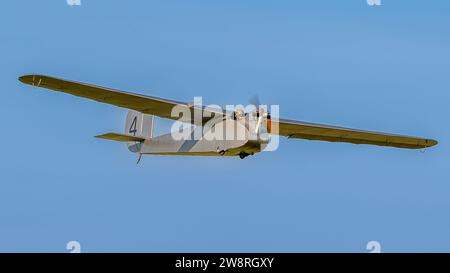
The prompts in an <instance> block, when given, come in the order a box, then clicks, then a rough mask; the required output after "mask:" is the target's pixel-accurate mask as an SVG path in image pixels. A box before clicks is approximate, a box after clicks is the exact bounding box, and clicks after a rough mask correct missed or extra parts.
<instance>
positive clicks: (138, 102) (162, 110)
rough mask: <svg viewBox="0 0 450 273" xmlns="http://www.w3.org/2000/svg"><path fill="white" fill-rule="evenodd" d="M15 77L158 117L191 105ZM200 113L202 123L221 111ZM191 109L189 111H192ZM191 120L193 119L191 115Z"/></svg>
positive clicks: (53, 80)
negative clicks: (174, 109)
mask: <svg viewBox="0 0 450 273" xmlns="http://www.w3.org/2000/svg"><path fill="white" fill-rule="evenodd" d="M19 80H20V81H21V82H23V83H25V84H28V85H32V86H35V87H42V88H47V89H51V90H54V91H59V92H64V93H68V94H71V95H74V96H78V97H83V98H88V99H92V100H95V101H98V102H103V103H108V104H112V105H115V106H119V107H123V108H127V109H133V110H136V111H139V112H141V113H144V114H149V115H154V116H159V117H162V118H168V119H173V120H178V119H179V117H172V115H171V111H172V108H173V107H175V106H179V107H180V109H181V108H183V107H186V108H187V109H190V110H192V109H193V107H194V106H192V105H189V104H187V103H184V102H180V101H174V100H167V99H161V98H157V97H151V96H145V95H140V94H136V93H131V92H125V91H120V90H116V89H111V88H106V87H101V86H96V85H91V84H86V83H79V82H75V81H69V80H64V79H59V78H54V77H49V76H43V75H26V76H22V77H20V78H19ZM202 111H203V115H204V116H206V117H208V118H205V119H204V120H203V121H202V122H205V121H206V120H208V119H210V118H211V117H214V116H215V115H216V114H218V115H223V114H224V113H223V112H220V111H217V112H216V111H214V109H211V108H205V107H204V108H203V109H202ZM192 112H193V111H191V113H192ZM191 120H192V123H193V122H194V119H193V118H191Z"/></svg>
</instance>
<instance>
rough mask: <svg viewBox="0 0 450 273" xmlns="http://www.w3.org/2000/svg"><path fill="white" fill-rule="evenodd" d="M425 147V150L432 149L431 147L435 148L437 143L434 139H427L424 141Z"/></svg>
mask: <svg viewBox="0 0 450 273" xmlns="http://www.w3.org/2000/svg"><path fill="white" fill-rule="evenodd" d="M425 143H426V144H425V145H426V148H429V147H433V146H436V145H438V144H439V142H438V141H437V140H434V139H427V140H426V141H425Z"/></svg>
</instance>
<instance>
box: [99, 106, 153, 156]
mask: <svg viewBox="0 0 450 273" xmlns="http://www.w3.org/2000/svg"><path fill="white" fill-rule="evenodd" d="M95 137H98V138H103V139H109V140H115V141H121V142H127V146H128V149H129V150H130V151H132V152H133V153H137V152H139V151H140V150H141V147H142V143H143V142H144V141H145V140H147V139H150V138H152V137H153V116H152V115H147V114H143V113H141V112H138V111H134V110H128V114H127V119H126V121H125V134H117V133H107V134H103V135H98V136H95Z"/></svg>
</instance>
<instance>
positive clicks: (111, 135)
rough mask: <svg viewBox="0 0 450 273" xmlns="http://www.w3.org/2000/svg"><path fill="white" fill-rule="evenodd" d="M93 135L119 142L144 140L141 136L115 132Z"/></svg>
mask: <svg viewBox="0 0 450 273" xmlns="http://www.w3.org/2000/svg"><path fill="white" fill-rule="evenodd" d="M95 137H97V138H103V139H109V140H114V141H121V142H133V141H136V142H143V141H145V138H142V137H135V136H129V135H123V134H116V133H107V134H103V135H98V136H95Z"/></svg>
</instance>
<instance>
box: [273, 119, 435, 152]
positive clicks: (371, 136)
mask: <svg viewBox="0 0 450 273" xmlns="http://www.w3.org/2000/svg"><path fill="white" fill-rule="evenodd" d="M274 123H276V121H275V122H274ZM277 123H278V124H274V125H275V128H276V126H277V125H278V131H279V132H278V134H279V135H282V136H287V137H289V138H301V139H309V140H324V141H331V142H348V143H354V144H371V145H379V146H390V147H397V148H407V149H422V148H428V147H431V146H434V145H436V144H437V143H438V142H437V141H436V140H433V139H426V138H418V137H410V136H401V135H394V134H387V133H381V132H371V131H362V130H355V129H349V128H342V127H335V126H330V125H323V124H314V123H307V122H301V121H294V120H287V119H280V120H279V121H278V122H277Z"/></svg>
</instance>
